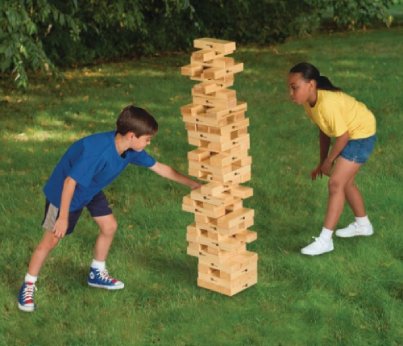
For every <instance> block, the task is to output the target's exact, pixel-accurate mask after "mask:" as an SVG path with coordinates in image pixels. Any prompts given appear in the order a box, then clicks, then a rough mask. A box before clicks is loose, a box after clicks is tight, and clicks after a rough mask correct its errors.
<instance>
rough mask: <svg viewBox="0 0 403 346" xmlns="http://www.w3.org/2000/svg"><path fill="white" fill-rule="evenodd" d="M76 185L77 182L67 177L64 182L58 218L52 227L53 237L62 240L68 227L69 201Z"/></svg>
mask: <svg viewBox="0 0 403 346" xmlns="http://www.w3.org/2000/svg"><path fill="white" fill-rule="evenodd" d="M76 185H77V182H76V181H75V180H74V179H73V178H71V177H67V178H66V179H65V180H64V184H63V190H62V197H61V201H60V209H59V217H58V218H57V220H56V222H55V226H54V227H53V232H54V233H55V237H57V238H63V237H64V236H65V234H66V231H67V228H68V226H69V210H70V204H71V200H72V199H73V195H74V191H75V189H76Z"/></svg>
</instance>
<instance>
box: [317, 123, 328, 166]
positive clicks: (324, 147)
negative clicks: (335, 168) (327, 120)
mask: <svg viewBox="0 0 403 346" xmlns="http://www.w3.org/2000/svg"><path fill="white" fill-rule="evenodd" d="M319 146H320V165H322V164H323V162H325V160H326V158H327V154H328V153H329V148H330V137H329V136H328V135H326V134H325V133H324V132H323V131H322V130H319Z"/></svg>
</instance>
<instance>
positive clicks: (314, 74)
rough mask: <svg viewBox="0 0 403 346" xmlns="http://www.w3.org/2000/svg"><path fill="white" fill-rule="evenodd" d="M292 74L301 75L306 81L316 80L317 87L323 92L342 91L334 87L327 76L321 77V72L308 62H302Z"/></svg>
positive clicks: (291, 70)
mask: <svg viewBox="0 0 403 346" xmlns="http://www.w3.org/2000/svg"><path fill="white" fill-rule="evenodd" d="M290 73H301V74H302V78H303V79H305V80H306V81H311V80H315V81H316V87H317V88H318V89H322V90H330V91H341V89H340V88H338V87H336V86H334V85H333V84H332V82H331V81H330V80H329V78H327V77H326V76H321V75H320V72H319V70H318V69H317V68H316V67H315V66H313V65H312V64H310V63H308V62H300V63H299V64H297V65H295V66H294V67H292V68H291V69H290Z"/></svg>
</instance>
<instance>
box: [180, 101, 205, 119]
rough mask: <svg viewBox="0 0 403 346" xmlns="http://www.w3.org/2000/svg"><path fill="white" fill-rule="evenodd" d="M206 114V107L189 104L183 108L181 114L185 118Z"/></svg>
mask: <svg viewBox="0 0 403 346" xmlns="http://www.w3.org/2000/svg"><path fill="white" fill-rule="evenodd" d="M204 112H205V107H203V106H201V105H195V104H193V103H192V104H188V105H185V106H182V107H181V113H182V115H184V116H191V117H197V116H199V115H200V114H203V113H204Z"/></svg>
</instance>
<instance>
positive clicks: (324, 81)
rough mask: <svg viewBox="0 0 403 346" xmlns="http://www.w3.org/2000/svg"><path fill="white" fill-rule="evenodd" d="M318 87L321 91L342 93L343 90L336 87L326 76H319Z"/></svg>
mask: <svg viewBox="0 0 403 346" xmlns="http://www.w3.org/2000/svg"><path fill="white" fill-rule="evenodd" d="M316 87H317V88H318V89H321V90H330V91H341V89H340V88H338V87H336V86H334V85H333V84H332V82H331V81H330V80H329V78H327V77H326V76H319V78H318V80H317V81H316Z"/></svg>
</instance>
